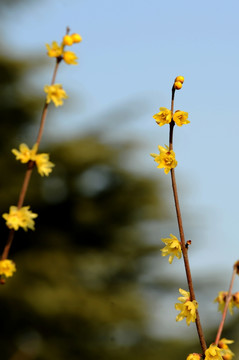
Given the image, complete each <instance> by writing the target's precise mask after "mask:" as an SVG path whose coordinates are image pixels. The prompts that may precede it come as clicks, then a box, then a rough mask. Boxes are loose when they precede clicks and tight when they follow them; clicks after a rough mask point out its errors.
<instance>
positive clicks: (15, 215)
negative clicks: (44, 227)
mask: <svg viewBox="0 0 239 360" xmlns="http://www.w3.org/2000/svg"><path fill="white" fill-rule="evenodd" d="M29 208H30V206H23V207H21V208H20V209H18V208H17V206H10V209H9V213H4V214H3V215H2V217H3V218H4V220H6V225H7V227H8V228H9V229H14V230H18V229H19V227H22V228H23V229H24V230H25V231H27V229H28V228H29V229H31V230H35V228H34V225H35V222H34V220H33V219H35V218H36V217H37V216H38V215H37V214H34V213H33V212H32V211H31V210H29Z"/></svg>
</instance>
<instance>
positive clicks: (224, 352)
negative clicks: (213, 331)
mask: <svg viewBox="0 0 239 360" xmlns="http://www.w3.org/2000/svg"><path fill="white" fill-rule="evenodd" d="M232 343H234V341H233V340H228V339H226V338H223V339H220V340H219V342H218V347H219V349H220V350H221V356H222V358H223V360H231V359H232V357H233V356H234V355H235V354H234V353H233V352H232V351H231V350H230V349H229V347H228V345H227V344H232Z"/></svg>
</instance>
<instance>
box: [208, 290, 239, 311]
mask: <svg viewBox="0 0 239 360" xmlns="http://www.w3.org/2000/svg"><path fill="white" fill-rule="evenodd" d="M227 295H228V291H219V293H218V295H217V297H216V299H214V302H218V311H221V312H223V310H224V307H225V303H226V298H227ZM234 307H237V308H239V291H237V292H236V293H234V294H232V296H231V298H230V300H229V305H228V310H229V311H230V313H231V314H233V308H234Z"/></svg>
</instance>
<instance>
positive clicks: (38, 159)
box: [12, 144, 55, 176]
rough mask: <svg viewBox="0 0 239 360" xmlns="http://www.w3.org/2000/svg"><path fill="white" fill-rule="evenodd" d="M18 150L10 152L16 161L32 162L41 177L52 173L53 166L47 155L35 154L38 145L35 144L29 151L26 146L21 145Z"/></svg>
mask: <svg viewBox="0 0 239 360" xmlns="http://www.w3.org/2000/svg"><path fill="white" fill-rule="evenodd" d="M19 149H20V151H18V150H16V149H13V150H12V152H13V154H14V155H15V156H16V159H17V160H20V161H21V162H22V163H27V162H28V161H30V160H32V161H34V162H35V163H36V166H37V170H38V172H39V174H40V175H41V176H44V175H45V176H48V175H49V174H50V173H51V172H52V168H53V167H54V166H55V165H54V164H53V163H52V162H51V161H49V155H48V154H46V153H42V154H37V150H38V144H35V145H34V146H33V148H32V149H29V147H28V146H27V145H26V144H21V145H20V146H19Z"/></svg>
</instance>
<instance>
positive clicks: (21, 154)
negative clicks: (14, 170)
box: [12, 144, 37, 164]
mask: <svg viewBox="0 0 239 360" xmlns="http://www.w3.org/2000/svg"><path fill="white" fill-rule="evenodd" d="M19 150H20V151H18V150H16V149H12V153H13V154H14V155H15V156H16V160H20V161H21V163H23V164H25V163H27V162H28V161H29V160H33V158H34V156H35V155H36V152H37V144H35V145H34V146H33V148H32V149H29V147H28V146H27V145H26V144H20V146H19Z"/></svg>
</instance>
